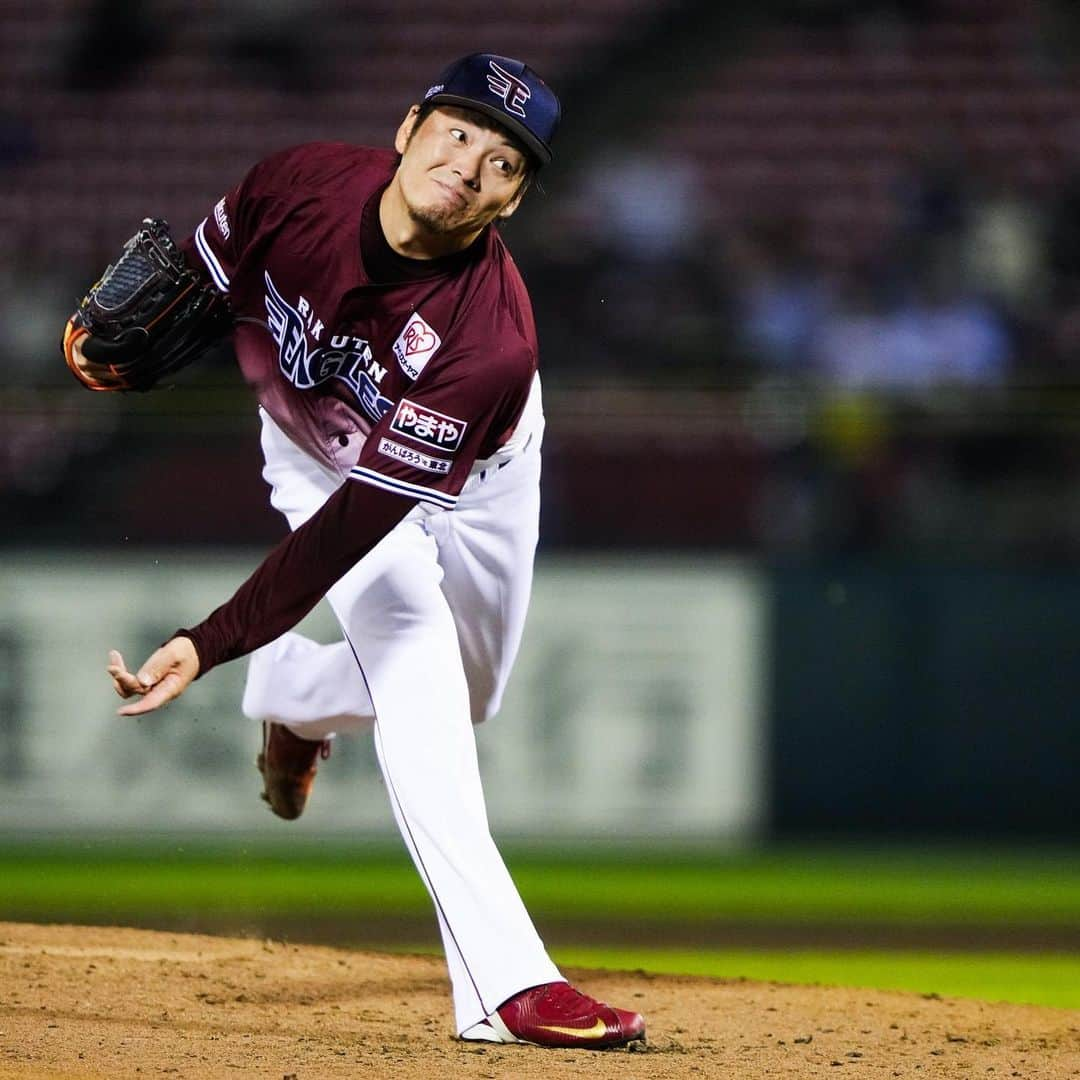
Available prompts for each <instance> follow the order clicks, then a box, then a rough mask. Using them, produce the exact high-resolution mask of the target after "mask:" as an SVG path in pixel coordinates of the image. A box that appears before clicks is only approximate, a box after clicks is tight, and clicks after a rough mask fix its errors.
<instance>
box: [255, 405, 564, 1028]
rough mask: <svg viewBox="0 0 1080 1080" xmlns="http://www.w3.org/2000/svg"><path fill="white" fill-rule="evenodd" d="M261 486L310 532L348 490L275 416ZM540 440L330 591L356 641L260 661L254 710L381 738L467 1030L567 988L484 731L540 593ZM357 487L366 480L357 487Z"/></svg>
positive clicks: (460, 1021)
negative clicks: (518, 998) (504, 834)
mask: <svg viewBox="0 0 1080 1080" xmlns="http://www.w3.org/2000/svg"><path fill="white" fill-rule="evenodd" d="M262 420H263V431H262V448H263V454H264V457H265V460H266V466H265V469H264V471H263V476H264V478H265V479H266V481H267V482H268V483H269V484H270V486H271V489H272V492H271V502H272V504H273V506H274V507H275V509H277V510H279V511H281V513H283V514H284V515H285V517H286V518H287V519H288V522H289V526H290V527H291V528H293V529H295V528H297V527H298V526H299V525H301V524H302V523H303V522H304V521H306V520H307V519H308V518H309V517H310V516H311V515H312V514H313V513H315V511H316V510H317V509H318V508H319V507H320V506H322V504H323V503H324V502H325V501H326V500H327V498H329V496H330V495H331V494H332V493H333V492H334V491H335V490H336V489H337V487H338V486H339V485H340V484H341V483H342V480H341V478H340V477H339V476H337V475H336V474H335V473H333V472H331V471H330V470H329V469H326V468H325V467H323V466H322V465H321V464H319V463H318V462H316V461H315V460H314V459H312V458H311V457H309V456H308V455H307V454H305V453H304V452H303V451H302V450H300V449H299V448H298V447H297V446H296V445H294V444H293V443H292V442H290V440H289V439H288V438H287V437H286V436H285V435H284V433H283V432H282V431H281V429H280V428H279V427H278V426H277V425H276V424H275V423H274V421H273V420H272V419H271V418H270V416H269V415H268V414H267V413H266V412H265V411H263V412H262ZM540 437H541V431H540V430H539V429H537V431H536V432H535V435H534V437H533V439H532V440H531V441H530V443H529V444H528V446H527V447H526V449H525V450H524V451H523V452H522V453H520V454H519V455H518V456H517V457H515V458H512V459H510V461H509V462H508V463H507V464H505V465H504V466H502V467H501V468H494V469H488V470H486V471H485V472H484V473H483V474H480V473H477V474H476V475H473V476H472V477H470V479H469V481H468V483H467V484H466V486H465V489H464V491H463V492H462V494H461V496H460V498H459V500H458V503H457V506H456V508H455V509H454V510H451V511H446V510H435V509H431V508H429V507H426V506H417V507H416V508H414V510H413V511H411V512H410V513H409V515H408V516H407V517H406V518H405V520H404V521H402V522H401V523H400V524H399V525H398V526H397V527H396V528H395V529H393V530H392V531H391V532H390V533H389V534H388V535H387V536H386V537H384V538H383V540H381V541H380V542H379V543H378V544H377V545H376V546H375V548H373V549H372V551H371V552H370V553H369V554H368V555H366V556H365V557H364V558H363V559H362V560H361V561H360V562H359V563H357V565H356V566H354V567H353V568H352V570H350V571H349V572H348V573H347V574H346V575H345V576H344V577H343V578H342V579H341V580H340V581H338V582H337V583H336V584H335V585H334V586H333V588H332V589H331V590H330V591H329V592H328V593H327V599H328V600H329V602H330V605H331V607H332V608H333V611H334V613H335V615H336V616H337V618H338V621H339V622H340V624H341V627H342V629H343V630H344V632H345V640H344V641H341V642H338V643H336V644H333V645H319V644H317V643H315V642H313V641H311V640H309V639H307V638H304V637H302V636H301V635H299V634H296V633H288V634H284V635H283V636H282V637H281V638H279V639H278V640H277V641H274V642H271V643H270V644H269V645H266V646H265V647H263V648H262V649H259V650H258V651H257V652H255V653H253V654H252V657H251V661H250V664H249V668H248V679H247V687H246V689H245V693H244V703H243V709H244V713H245V714H246V715H247V716H249V717H251V718H252V719H254V720H259V721H262V720H269V721H273V722H276V723H284V724H286V725H287V726H288V727H289V728H290V730H292V731H293V732H294V733H295V734H297V735H299V736H301V737H304V738H309V739H321V738H324V737H326V736H328V735H330V734H332V733H334V732H345V731H355V730H358V729H370V728H371V727H372V726H373V727H374V739H375V750H376V754H377V756H378V760H379V765H380V768H381V769H382V774H383V778H384V780H385V782H386V788H387V792H388V794H389V796H390V801H391V805H392V808H393V812H394V817H395V819H396V820H397V824H398V828H399V829H400V831H401V835H402V838H403V839H404V841H405V845H406V847H407V848H408V850H409V854H410V855H411V856H412V859H413V862H414V864H415V865H416V868H417V871H418V872H419V874H420V876H421V878H422V879H423V881H424V884H425V885H426V886H427V889H428V892H429V893H430V895H431V898H432V901H433V903H434V905H435V911H436V914H437V917H438V922H439V930H440V932H441V934H442V940H443V946H444V949H445V952H446V959H447V965H448V967H449V971H450V980H451V984H452V987H453V995H454V1011H455V1019H456V1023H457V1029H458V1032H459V1033H460V1032H462V1031H465V1030H466V1029H467V1028H469V1027H472V1026H473V1025H474V1024H477V1023H479V1022H480V1021H481V1020H482V1019H483V1018H484V1017H485V1016H487V1015H489V1014H491V1013H492V1012H494V1011H495V1009H496V1008H497V1007H498V1006H499V1005H500V1004H501V1003H502V1002H503V1001H505V1000H506V999H507V998H509V997H512V996H513V995H514V994H516V993H517V992H518V991H520V990H523V989H525V988H527V987H530V986H537V985H539V984H541V983H546V982H552V981H555V980H559V979H562V975H560V974H559V971H558V969H557V968H556V967H555V965H554V964H553V963H552V961H551V960H550V958H549V957H548V955H547V952H546V951H545V949H544V946H543V943H542V942H541V941H540V938H539V936H538V935H537V933H536V930H535V928H534V927H533V924H532V921H531V919H530V918H529V915H528V913H527V912H526V910H525V906H524V904H523V903H522V901H521V898H520V896H519V895H518V892H517V889H516V887H515V886H514V883H513V881H512V880H511V878H510V874H509V872H508V871H507V869H506V866H505V865H504V863H503V860H502V857H501V856H500V854H499V852H498V850H497V849H496V847H495V843H494V841H493V840H492V838H491V833H490V831H489V828H488V822H487V811H486V808H485V806H484V796H483V790H482V788H481V782H480V772H479V768H478V764H477V758H476V744H475V740H474V736H473V730H472V725H473V723H477V722H479V721H482V720H485V719H488V718H489V717H491V716H493V715H494V714H495V712H496V711H497V710H498V707H499V702H500V700H501V698H502V694H503V690H504V688H505V686H506V682H507V679H508V677H509V674H510V669H511V667H512V665H513V661H514V658H515V656H516V654H517V649H518V645H519V643H520V640H521V632H522V628H523V626H524V622H525V613H526V609H527V607H528V601H529V592H530V589H531V584H532V564H533V554H534V550H535V547H536V538H537V521H538V516H539V478H540V441H541V438H540ZM345 482H346V483H358V482H359V481H356V480H347V481H345Z"/></svg>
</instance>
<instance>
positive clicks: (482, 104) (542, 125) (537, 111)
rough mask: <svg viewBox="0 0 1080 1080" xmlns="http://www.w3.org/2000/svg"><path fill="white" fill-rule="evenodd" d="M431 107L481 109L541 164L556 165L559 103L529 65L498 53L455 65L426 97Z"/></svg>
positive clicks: (478, 55) (474, 55)
mask: <svg viewBox="0 0 1080 1080" xmlns="http://www.w3.org/2000/svg"><path fill="white" fill-rule="evenodd" d="M424 101H425V102H428V101H430V102H432V103H434V104H436V105H460V106H462V107H463V108H466V109H477V110H479V111H480V112H482V113H486V114H487V115H488V116H490V117H492V118H493V119H495V120H498V121H499V123H500V124H502V125H503V127H505V128H507V129H508V130H509V131H511V132H512V133H513V134H514V135H516V136H517V137H518V138H519V139H520V140H521V141H522V142H523V143H524V144H525V145H526V146H527V147H528V148H529V150H530V151H531V152H532V153H533V154H535V155H536V157H537V158H539V160H540V164H541V165H546V164H547V163H548V162H549V161H551V139H552V136H553V135H554V134H555V129H556V128H557V127H558V126H559V114H560V111H561V110H560V107H559V99H558V98H557V97H556V96H555V94H554V92H553V91H552V90H551V88H550V87H549V86H548V84H547V83H546V82H544V80H543V79H541V78H540V76H539V75H537V74H536V72H535V71H533V69H532V68H531V67H529V66H528V64H523V63H522V62H521V61H520V60H512V59H511V58H510V57H509V56H496V55H495V54H494V53H472V54H471V55H469V56H463V57H462V58H461V59H460V60H455V61H454V62H453V63H452V64H451V65H450V66H449V67H448V68H447V69H446V70H445V71H444V72H443V73H442V74H441V75H440V76H439V79H438V81H437V82H436V83H435V85H434V86H432V87H429V88H428V91H427V93H426V94H424Z"/></svg>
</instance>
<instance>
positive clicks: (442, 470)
mask: <svg viewBox="0 0 1080 1080" xmlns="http://www.w3.org/2000/svg"><path fill="white" fill-rule="evenodd" d="M379 453H380V454H383V455H385V456H386V457H389V458H393V459H394V460H395V461H403V462H405V464H406V465H412V466H413V467H414V468H417V469H423V470H424V471H425V472H430V473H438V474H439V475H440V476H445V475H446V474H447V473H448V472H449V471H450V465H451V464H452V462H451V461H450V459H449V458H444V457H432V456H431V455H430V454H424V453H421V451H419V450H414V449H413V448H412V447H411V446H402V444H401V443H399V442H394V440H393V439H388V438H386V436H385V435H384V436H383V437H382V438H381V439H380V440H379Z"/></svg>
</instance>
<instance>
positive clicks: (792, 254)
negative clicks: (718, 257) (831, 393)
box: [730, 214, 826, 375]
mask: <svg viewBox="0 0 1080 1080" xmlns="http://www.w3.org/2000/svg"><path fill="white" fill-rule="evenodd" d="M805 229H806V223H805V221H804V220H803V219H802V218H801V217H800V216H798V215H794V214H790V215H789V214H780V215H777V216H775V217H771V218H763V219H759V220H758V221H756V222H754V223H752V224H751V225H750V226H749V227H748V228H747V229H746V230H745V231H744V232H742V233H740V234H738V235H737V236H736V237H735V238H734V240H733V241H732V243H731V246H730V269H731V277H732V283H733V284H732V288H733V291H734V294H735V295H734V303H735V310H736V318H737V320H738V328H737V333H738V335H739V337H740V338H741V341H742V344H743V345H744V346H745V347H746V349H747V350H748V352H749V354H750V357H751V358H752V359H753V360H755V361H756V362H757V363H758V364H760V365H761V366H763V367H765V368H767V369H772V370H777V371H784V372H788V373H790V374H794V375H799V374H805V373H806V370H807V366H808V364H809V362H810V357H811V349H812V345H813V342H814V341H815V340H816V338H817V337H818V335H819V333H820V331H821V327H822V321H823V319H824V317H825V311H826V289H825V282H824V279H823V276H822V274H821V270H820V267H816V266H815V265H814V264H813V262H812V261H811V259H810V257H809V255H808V253H807V246H806V242H805V239H806V237H805Z"/></svg>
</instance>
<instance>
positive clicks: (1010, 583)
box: [0, 0, 1080, 843]
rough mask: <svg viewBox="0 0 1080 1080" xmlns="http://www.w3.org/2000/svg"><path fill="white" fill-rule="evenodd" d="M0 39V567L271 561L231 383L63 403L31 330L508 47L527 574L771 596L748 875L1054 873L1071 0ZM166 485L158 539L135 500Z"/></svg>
mask: <svg viewBox="0 0 1080 1080" xmlns="http://www.w3.org/2000/svg"><path fill="white" fill-rule="evenodd" d="M0 19H2V32H0V316H2V317H0V327H2V331H0V370H2V371H3V378H2V379H0V383H2V389H0V425H2V426H0V520H2V521H3V523H4V528H3V531H2V544H3V549H2V550H3V551H6V552H9V553H15V552H18V551H26V550H38V549H44V548H48V549H50V550H51V549H55V548H57V547H59V548H61V549H64V548H65V547H67V546H70V549H71V550H72V551H73V552H75V551H79V552H82V551H84V550H85V549H88V548H89V549H101V550H111V549H114V548H116V547H117V546H119V545H121V544H122V546H123V550H124V551H131V550H133V549H137V548H139V547H145V548H153V547H156V546H160V545H163V544H167V545H169V546H171V547H176V546H181V547H188V546H190V547H191V548H193V549H196V550H199V551H206V552H207V553H208V557H212V554H213V552H214V551H216V550H219V549H222V548H228V547H232V546H240V547H243V548H245V549H248V548H250V549H261V548H264V547H266V546H267V545H269V544H270V543H271V542H273V541H274V540H275V539H276V538H277V537H278V536H279V535H280V531H281V526H280V524H279V522H278V521H277V519H276V518H275V517H274V515H273V514H272V513H271V511H270V510H269V509H268V508H266V507H265V506H264V500H263V491H262V488H261V485H259V484H258V483H255V482H253V477H254V476H255V474H256V472H257V469H258V466H259V462H258V458H257V454H258V450H257V443H256V439H255V438H254V430H255V419H254V416H253V414H252V410H251V407H250V402H249V400H248V398H247V396H246V394H245V392H244V391H243V389H242V388H241V387H240V386H239V385H238V381H237V377H236V375H235V372H234V370H233V368H232V366H231V364H230V358H229V356H228V355H227V354H226V353H225V351H222V352H221V353H220V354H219V355H215V356H213V357H211V358H209V359H208V360H207V361H206V362H205V363H203V364H201V365H199V366H198V367H197V368H193V369H191V370H190V371H188V372H186V373H185V374H184V375H183V376H182V377H180V378H179V379H178V380H177V385H176V387H175V389H173V390H172V391H170V392H167V393H161V394H153V395H148V396H146V397H138V398H134V399H124V400H112V399H106V400H101V399H99V398H96V397H95V398H94V399H90V398H88V396H87V395H86V394H85V393H84V392H83V391H81V390H80V389H79V388H77V387H76V386H75V385H74V384H73V382H72V380H71V379H70V377H69V376H68V374H67V373H66V371H65V370H64V368H63V365H62V363H61V361H60V357H59V352H58V348H57V341H58V338H59V334H60V329H61V327H62V323H63V319H64V317H65V316H66V314H67V313H68V311H69V310H70V309H71V308H72V305H73V303H74V302H75V300H76V299H77V297H78V296H79V294H80V291H81V290H82V289H84V288H85V286H86V285H87V284H88V283H89V282H90V281H92V280H93V278H94V277H95V276H96V274H97V273H99V272H100V270H101V269H102V268H103V266H104V265H105V263H106V262H108V261H109V259H110V258H111V257H113V255H114V254H115V252H116V251H117V249H118V245H119V244H120V243H121V242H122V241H123V239H125V238H126V237H127V236H128V235H130V233H131V232H132V231H133V229H134V227H135V225H136V223H137V222H138V221H139V219H140V218H141V217H142V216H144V215H147V214H160V215H164V216H167V217H168V218H169V219H170V220H171V221H172V223H173V225H174V227H175V228H176V230H177V231H178V232H186V231H187V230H189V229H191V228H192V227H193V226H194V225H196V224H197V223H198V221H199V220H200V219H201V218H202V217H203V216H204V215H205V213H206V212H207V210H208V208H209V207H210V206H211V205H212V204H213V202H214V201H215V200H216V199H217V198H218V197H219V195H220V194H221V192H222V191H223V190H224V188H225V187H226V186H228V185H230V184H231V183H233V182H234V181H235V180H236V179H238V178H239V177H240V176H241V175H242V174H243V172H244V171H245V170H246V168H247V167H248V166H249V165H250V164H251V163H252V162H253V161H254V160H256V159H257V158H258V157H259V156H260V155H262V154H264V153H266V152H268V151H270V150H271V149H274V148H277V147H279V146H282V145H285V144H290V143H294V142H299V141H305V140H308V139H314V138H344V139H348V140H350V141H354V142H371V143H385V142H386V141H387V139H388V138H389V137H390V135H391V133H392V131H393V129H394V126H395V125H396V123H397V121H398V119H399V117H400V115H401V114H402V113H403V112H404V110H405V109H406V108H407V106H408V105H409V104H410V103H411V102H412V101H413V100H414V99H415V98H416V97H417V95H418V94H419V93H421V92H422V91H423V89H424V88H425V86H426V82H427V80H428V79H429V78H430V77H433V74H434V73H435V72H437V71H438V70H439V69H440V67H441V66H442V65H443V64H444V63H445V62H446V61H447V60H448V59H450V58H452V57H454V56H456V55H458V54H459V53H462V52H466V51H470V50H472V49H474V48H482V49H492V50H495V51H501V52H505V53H510V54H515V53H520V54H524V55H527V56H528V58H529V59H530V61H531V62H532V63H533V64H534V66H535V67H536V68H537V69H538V70H539V71H541V72H542V73H543V74H544V75H545V77H547V78H548V79H549V81H550V82H551V83H552V84H553V85H554V86H555V87H557V88H558V89H559V90H560V91H561V92H562V94H563V97H564V105H565V116H566V120H565V126H564V129H563V132H562V135H561V137H560V140H559V142H560V147H559V155H558V160H557V164H556V165H555V166H554V167H553V168H552V169H551V171H550V175H545V176H544V177H543V180H542V184H541V188H542V190H541V191H539V192H536V193H534V194H532V195H530V198H529V202H530V203H531V205H528V206H527V207H526V208H525V210H524V211H523V212H522V213H521V214H520V215H519V217H518V218H517V219H515V220H514V221H513V222H511V223H510V224H509V225H508V226H507V227H506V231H507V235H508V237H509V239H510V242H511V245H512V247H513V249H514V251H515V253H516V255H517V258H518V261H519V263H520V265H521V267H522V269H523V272H524V275H525V277H526V279H527V281H528V282H529V284H530V286H531V289H532V291H533V294H534V298H535V304H536V311H537V318H538V325H539V331H540V336H541V342H542V348H543V370H544V377H545V387H546V397H547V411H548V415H549V425H550V426H549V436H548V444H547V478H546V487H545V491H546V507H545V519H544V529H543V532H544V541H543V544H544V548H543V552H542V556H543V555H545V554H551V553H568V552H569V553H578V552H615V553H619V554H637V553H645V554H656V553H673V552H674V553H681V554H685V555H689V556H690V557H696V556H698V555H701V556H703V557H705V556H710V557H711V556H713V555H715V554H716V553H723V554H732V555H736V556H739V557H743V558H746V559H749V560H751V561H752V563H753V564H754V565H756V566H758V567H760V568H762V569H763V570H764V571H765V572H766V573H767V575H768V582H769V596H770V609H769V610H770V623H769V625H770V629H769V654H770V657H771V669H770V670H771V675H770V685H769V688H768V715H767V724H766V730H767V738H768V742H769V749H768V760H769V775H770V797H769V799H770V802H769V823H768V830H767V834H766V836H765V839H766V840H792V839H799V838H811V837H813V838H818V837H822V836H826V837H834V838H840V839H843V838H845V837H847V838H850V837H855V836H859V837H863V838H865V837H867V836H871V837H873V836H878V837H905V838H911V837H927V836H936V837H949V838H960V839H970V840H974V841H980V840H984V839H987V838H995V839H1004V840H1008V839H1010V838H1012V839H1015V838H1020V837H1023V838H1030V839H1041V840H1057V841H1066V842H1068V843H1075V842H1076V841H1077V840H1080V783H1078V782H1077V775H1078V771H1080V750H1078V745H1080V743H1078V740H1077V739H1076V738H1075V734H1074V733H1075V730H1076V716H1077V704H1076V703H1077V698H1078V691H1080V664H1078V663H1077V659H1078V656H1077V644H1076V642H1077V641H1078V640H1080V605H1078V600H1080V573H1078V566H1080V490H1078V485H1077V481H1078V479H1080V388H1078V386H1077V380H1076V371H1077V364H1078V357H1080V353H1078V350H1080V17H1078V15H1077V13H1076V10H1075V7H1074V5H1072V4H1069V3H1066V2H1059V3H1055V2H1050V0H1038V2H1036V0H911V2H902V0H892V2H889V0H881V2H867V3H856V2H854V0H852V2H840V0H831V2H830V0H817V2H814V0H802V2H800V0H786V2H773V3H762V2H758V3H753V4H746V3H728V4H723V5H716V4H712V3H694V2H685V3H680V2H676V0H668V2H663V0H598V2H596V3H589V4H585V5H581V4H577V3H575V2H573V0H548V2H546V3H543V4H535V3H530V4H525V3H519V2H511V3H504V4H500V5H498V6H497V10H496V9H495V8H494V7H493V6H492V5H488V4H480V3H477V2H475V0H469V2H467V3H459V4H455V5H450V6H447V5H443V4H435V3H432V2H431V0H395V2H394V3H393V4H391V3H389V2H370V3H363V2H360V3H344V2H333V0H327V2H306V3H293V4H287V5H272V6H267V5H263V4H259V3H255V2H248V3H231V4H225V3H218V2H215V0H194V2H191V3H180V2H172V0H168V2H166V0H159V2H158V0H155V2H145V3H137V2H134V0H129V2H118V0H37V2H33V3H31V2H26V0H8V2H7V3H5V4H4V5H3V14H2V16H0ZM162 477H168V484H169V487H170V503H171V511H170V512H168V513H166V512H163V511H162V509H161V507H160V505H157V504H154V503H151V502H149V501H148V500H146V499H141V498H139V497H138V495H137V493H139V492H140V491H145V490H147V489H148V488H149V487H152V486H153V485H155V484H156V483H159V482H160V479H161V478H162ZM720 647H722V643H718V648H720ZM5 685H7V684H5ZM13 693H14V694H15V696H14V697H12V696H9V698H8V702H9V707H8V709H7V710H6V715H7V716H8V718H9V719H8V721H7V723H6V724H5V723H4V722H2V721H0V745H2V743H3V740H4V738H5V734H4V733H5V728H6V727H7V728H10V725H11V723H12V721H11V719H10V718H11V716H12V715H13V712H12V708H13V706H12V705H11V703H12V702H15V701H17V693H16V692H15V691H13Z"/></svg>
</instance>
